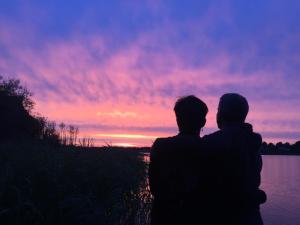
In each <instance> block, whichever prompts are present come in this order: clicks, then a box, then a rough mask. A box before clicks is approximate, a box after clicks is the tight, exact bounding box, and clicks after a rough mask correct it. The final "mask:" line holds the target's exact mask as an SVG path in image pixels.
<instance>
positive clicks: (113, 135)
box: [95, 134, 157, 139]
mask: <svg viewBox="0 0 300 225" xmlns="http://www.w3.org/2000/svg"><path fill="white" fill-rule="evenodd" d="M95 137H108V138H126V139H155V138H157V136H152V135H143V134H96V135H95Z"/></svg>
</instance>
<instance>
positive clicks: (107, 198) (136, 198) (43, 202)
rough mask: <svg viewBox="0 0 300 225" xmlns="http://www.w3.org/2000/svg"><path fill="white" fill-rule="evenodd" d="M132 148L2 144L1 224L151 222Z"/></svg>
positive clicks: (142, 167)
mask: <svg viewBox="0 0 300 225" xmlns="http://www.w3.org/2000/svg"><path fill="white" fill-rule="evenodd" d="M146 173H147V165H146V164H145V162H144V161H143V158H142V157H141V154H140V152H139V151H136V149H130V148H126V149H121V148H111V147H105V148H93V149H87V148H75V147H73V148H71V147H50V146H45V145H44V144H41V143H0V224H1V225H5V224H10V225H14V224H20V225H21V224H22V225H27V224H28V225H48V224H49V225H94V224H95V225H102V224H108V225H114V224H132V225H135V224H149V211H150V195H149V191H148V190H147V183H146Z"/></svg>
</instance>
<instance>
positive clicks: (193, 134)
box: [179, 131, 200, 136]
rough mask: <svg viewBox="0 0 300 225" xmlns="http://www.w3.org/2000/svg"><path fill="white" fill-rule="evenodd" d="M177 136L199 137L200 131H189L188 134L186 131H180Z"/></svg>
mask: <svg viewBox="0 0 300 225" xmlns="http://www.w3.org/2000/svg"><path fill="white" fill-rule="evenodd" d="M179 135H187V136H200V131H193V132H191V131H189V132H187V131H180V132H179Z"/></svg>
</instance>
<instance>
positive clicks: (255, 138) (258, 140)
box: [251, 132, 262, 148]
mask: <svg viewBox="0 0 300 225" xmlns="http://www.w3.org/2000/svg"><path fill="white" fill-rule="evenodd" d="M251 138H252V143H253V145H254V146H255V148H260V146H261V144H262V136H261V135H260V134H259V133H255V132H253V133H252V135H251Z"/></svg>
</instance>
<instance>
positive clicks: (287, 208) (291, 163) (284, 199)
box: [261, 155, 300, 225]
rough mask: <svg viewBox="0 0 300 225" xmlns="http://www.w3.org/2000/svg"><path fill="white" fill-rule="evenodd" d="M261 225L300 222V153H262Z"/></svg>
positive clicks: (284, 224) (287, 224) (288, 224)
mask: <svg viewBox="0 0 300 225" xmlns="http://www.w3.org/2000/svg"><path fill="white" fill-rule="evenodd" d="M263 163H264V165H263V171H262V185H261V188H262V189H263V190H265V191H266V192H267V195H268V200H267V202H266V203H265V204H264V205H262V207H261V212H262V215H263V218H264V223H265V225H300V156H269V155H268V156H263Z"/></svg>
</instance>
